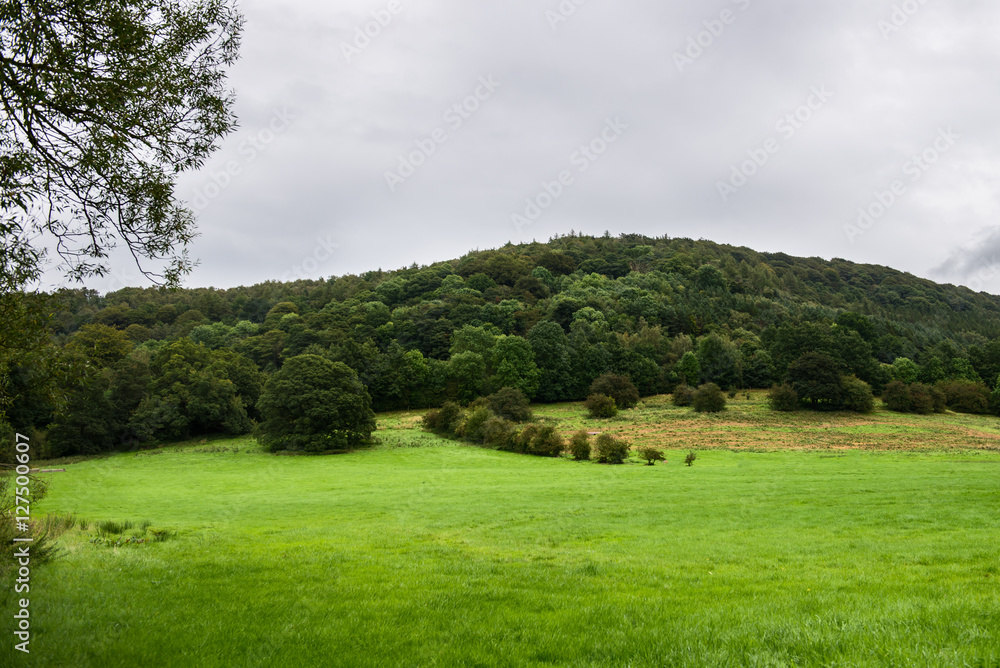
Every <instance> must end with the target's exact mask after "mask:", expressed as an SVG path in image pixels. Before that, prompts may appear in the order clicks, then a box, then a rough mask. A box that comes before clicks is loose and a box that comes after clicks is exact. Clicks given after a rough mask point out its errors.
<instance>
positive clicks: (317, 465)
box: [0, 399, 1000, 667]
mask: <svg viewBox="0 0 1000 668" xmlns="http://www.w3.org/2000/svg"><path fill="white" fill-rule="evenodd" d="M747 404H748V405H747V408H746V410H745V411H743V412H740V410H741V409H739V407H738V404H737V406H735V407H734V408H733V410H732V411H730V412H729V413H727V414H724V415H722V416H718V417H710V418H706V419H704V420H702V419H701V418H699V417H693V416H692V415H691V414H690V413H688V412H687V411H681V410H680V409H674V408H672V407H669V406H665V405H663V404H662V403H661V402H660V400H656V399H654V400H648V401H647V402H645V404H644V405H643V406H641V407H640V408H639V409H638V410H637V411H633V412H630V413H626V414H625V417H623V418H620V419H618V420H612V421H608V422H599V423H595V422H592V421H588V420H585V419H584V418H583V417H582V410H581V409H580V407H579V406H569V405H561V406H553V407H545V408H541V409H539V410H538V413H539V414H540V415H541V416H542V418H543V419H550V420H557V421H558V423H559V425H560V429H562V430H564V431H566V432H570V431H573V430H575V429H577V428H580V427H581V426H584V427H595V428H594V429H591V430H593V431H600V430H607V431H615V432H618V433H626V434H627V433H636V434H645V436H643V437H644V438H648V439H659V438H661V436H660V435H659V434H661V433H667V434H669V433H673V430H672V429H671V428H670V426H671V425H672V424H676V425H678V429H682V428H684V429H686V428H687V427H685V426H684V425H686V424H687V423H688V422H689V421H694V422H697V423H699V424H701V426H702V428H703V430H704V432H705V433H707V434H716V433H720V434H721V433H727V432H725V430H723V429H722V427H730V430H729V432H728V433H735V434H737V435H738V437H739V438H740V439H742V440H748V441H749V443H748V444H747V445H745V446H744V445H739V446H728V445H726V444H724V443H717V442H715V440H714V438H715V437H714V436H707V437H705V438H704V439H703V440H704V442H703V443H698V442H697V439H696V438H694V437H691V441H690V442H689V440H688V439H689V437H688V436H685V437H683V438H681V437H678V438H677V439H676V440H672V441H668V442H669V443H671V444H677V445H679V446H681V447H683V448H684V449H685V451H686V449H687V447H689V446H692V447H701V446H708V447H705V448H702V449H701V451H699V456H698V459H697V460H696V461H695V464H694V466H692V467H690V468H689V467H686V466H684V465H683V463H682V460H683V452H680V451H671V452H669V453H668V462H667V463H666V464H658V465H657V466H655V467H646V466H641V465H639V464H638V462H636V463H634V464H631V465H626V466H619V467H611V466H602V465H597V464H592V463H577V462H572V461H569V460H565V459H561V460H548V459H540V458H532V457H526V456H519V455H513V454H507V453H498V452H493V451H489V450H483V449H478V448H473V447H467V446H462V445H457V444H454V443H449V442H445V441H441V440H439V439H437V438H435V437H433V436H429V435H427V434H425V433H423V432H421V431H419V422H418V415H417V414H416V413H397V414H391V415H383V416H380V425H381V429H380V431H379V440H380V441H381V444H380V445H379V446H376V447H374V448H372V449H370V450H366V451H361V452H357V453H354V454H350V455H338V456H324V457H276V456H271V455H266V454H263V453H261V452H260V451H259V450H258V449H256V448H255V445H254V444H253V442H252V441H250V440H249V439H237V440H233V441H228V442H227V441H215V442H213V443H211V444H209V447H211V446H214V447H215V449H214V450H208V449H207V448H206V446H205V444H199V443H193V444H185V445H183V446H181V447H173V448H163V449H160V450H156V451H151V452H144V453H133V454H125V455H118V456H114V457H110V458H105V459H100V460H93V461H87V462H77V463H74V464H71V465H68V466H67V472H66V473H54V474H48V476H47V477H48V478H49V480H50V481H51V487H50V490H49V497H48V498H47V499H46V500H45V501H44V502H43V503H42V504H39V505H40V506H41V507H40V508H38V510H40V511H47V512H53V513H56V512H58V513H61V514H68V513H75V514H76V515H77V516H78V517H85V518H88V520H89V523H88V524H87V526H89V529H86V530H84V529H81V528H80V526H79V525H77V526H76V527H75V528H73V529H71V530H70V531H68V532H67V533H66V534H64V536H63V538H62V543H63V545H64V547H65V554H64V556H63V557H61V558H60V559H59V560H57V561H56V562H55V563H54V564H52V565H50V566H46V567H43V568H40V569H38V570H36V571H35V572H33V574H32V607H31V614H32V628H33V630H34V631H35V632H36V633H37V635H36V636H35V639H34V641H33V644H32V654H31V655H30V657H22V656H15V655H14V652H13V651H12V644H13V643H12V642H11V641H10V640H8V641H5V643H4V646H3V647H0V663H3V664H4V665H14V661H17V664H18V665H22V664H23V665H44V666H140V665H141V666H147V665H149V666H153V665H155V666H306V665H310V666H311V665H317V666H319V665H323V666H453V665H455V666H459V665H461V666H522V665H524V666H542V665H573V666H714V665H718V666H793V665H794V666H963V665H969V666H982V667H986V666H997V665H1000V636H998V632H997V629H1000V589H998V584H997V578H1000V570H998V564H1000V541H998V537H1000V454H998V453H996V452H993V451H990V450H983V449H977V448H976V447H974V446H975V443H966V444H965V445H964V446H962V443H961V441H960V440H959V438H958V436H957V434H958V433H961V430H962V429H973V430H977V429H980V427H982V428H983V431H982V432H981V433H989V432H988V431H987V430H986V428H987V427H988V424H987V422H988V421H987V420H986V419H985V418H983V419H982V425H980V424H979V423H978V422H972V423H971V426H970V423H966V422H963V419H961V418H956V417H955V416H936V417H931V418H928V419H927V421H926V422H925V421H923V419H920V418H913V417H912V416H899V417H895V416H891V415H883V414H876V415H874V416H871V417H867V418H858V417H857V416H829V415H827V416H809V415H801V416H782V417H780V418H779V419H778V420H776V422H775V425H774V428H775V429H779V428H783V427H788V426H789V425H794V424H796V421H798V422H799V423H800V424H802V425H803V426H804V427H809V428H813V429H815V430H817V432H819V430H821V429H827V430H830V431H833V432H834V433H836V434H838V435H837V436H836V437H835V438H836V439H839V440H838V441H836V443H838V444H839V443H847V442H849V441H850V440H851V439H857V438H866V439H867V438H872V439H875V438H878V439H887V440H888V441H889V442H890V445H891V447H879V448H874V447H873V448H854V449H843V447H842V446H841V445H822V444H821V445H819V446H817V444H816V443H815V442H814V441H813V440H812V439H811V438H806V437H803V439H801V440H802V442H801V443H796V442H795V441H794V436H795V435H794V434H789V433H787V432H784V431H773V432H772V431H769V430H768V427H767V425H761V426H760V427H759V429H757V430H751V429H746V430H743V431H741V430H740V425H741V424H742V423H743V420H744V419H745V417H744V415H745V414H752V413H753V411H754V410H756V409H755V408H754V405H755V404H754V403H753V402H752V401H748V402H747ZM653 416H657V418H656V419H657V420H659V421H663V422H664V424H663V425H660V424H656V423H654V422H653ZM977 420H979V419H978V418H977ZM908 424H912V425H915V428H919V429H921V430H925V429H926V430H931V433H930V435H928V434H925V433H922V432H921V433H920V436H921V437H922V438H928V439H929V440H928V442H927V443H925V444H924V445H922V446H921V447H920V448H919V449H905V450H904V449H900V448H897V447H896V444H897V442H896V441H894V440H893V439H898V438H900V433H901V432H900V431H898V430H897V431H893V430H891V429H884V430H882V431H884V433H882V431H880V432H878V436H875V435H873V433H872V432H871V431H869V432H867V433H865V432H863V430H862V432H856V431H855V432H852V431H851V430H856V429H857V428H859V427H862V428H868V429H882V427H883V426H886V427H889V426H895V427H900V426H905V425H908ZM823 425H826V426H825V427H824V426H823ZM629 430H631V432H630V431H629ZM689 431H690V432H691V433H693V431H694V430H693V428H691V429H690V430H689ZM760 433H763V434H764V435H762V436H761V435H755V434H760ZM803 433H807V432H803ZM942 434H943V436H942ZM779 436H780V438H779ZM938 438H940V439H941V442H940V443H935V439H938ZM781 439H784V440H781ZM772 441H773V442H774V447H769V448H764V447H763V446H762V445H761V443H771V442H772ZM786 442H787V443H791V444H792V447H793V448H801V449H804V450H808V451H801V450H800V449H784V448H781V447H777V446H778V445H779V444H780V443H786ZM831 442H832V441H831ZM883 442H884V441H883ZM682 444H683V445H682ZM199 449H201V450H200V451H199ZM758 449H762V450H766V451H756V450H758ZM109 521H111V522H115V523H118V524H124V523H126V522H129V521H131V522H133V523H134V524H135V525H136V526H143V525H145V526H147V527H148V526H152V527H157V528H161V529H165V530H169V531H170V532H172V533H171V535H170V538H169V539H168V540H164V541H162V542H149V543H144V544H128V545H122V546H118V547H114V546H110V547H109V546H106V545H95V544H93V543H91V542H89V537H91V536H93V534H94V531H95V527H97V526H99V525H100V523H102V522H109ZM3 614H4V616H5V617H6V618H7V619H10V617H9V615H7V614H6V612H4V613H3Z"/></svg>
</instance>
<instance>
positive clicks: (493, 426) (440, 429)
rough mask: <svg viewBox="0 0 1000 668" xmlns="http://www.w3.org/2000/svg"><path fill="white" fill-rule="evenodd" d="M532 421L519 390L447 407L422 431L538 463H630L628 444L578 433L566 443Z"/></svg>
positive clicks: (432, 414) (427, 417) (427, 418)
mask: <svg viewBox="0 0 1000 668" xmlns="http://www.w3.org/2000/svg"><path fill="white" fill-rule="evenodd" d="M605 396H606V395H605ZM612 401H613V400H612ZM530 420H532V414H531V408H530V406H529V404H528V399H527V398H526V397H525V396H524V394H522V393H521V392H520V391H519V390H516V389H513V388H509V387H505V388H503V389H501V390H500V391H498V392H496V393H495V394H492V395H490V396H488V397H483V398H480V399H477V400H476V401H473V402H472V403H471V404H469V405H468V406H467V407H465V408H462V407H461V406H459V405H458V404H456V403H454V402H450V401H449V402H446V403H445V404H444V405H443V406H442V407H441V408H439V409H435V410H432V411H430V412H428V413H427V414H426V415H425V416H424V420H423V426H424V429H427V430H429V431H432V432H434V433H435V434H438V435H440V436H444V437H447V438H457V439H461V440H464V441H467V442H470V443H475V444H477V445H482V446H485V447H488V448H493V449H495V450H502V451H505V452H516V453H520V454H525V455H536V456H539V457H558V456H560V455H562V454H563V453H566V454H568V455H570V456H572V457H573V458H574V459H576V460H581V461H582V460H591V459H592V460H595V461H597V462H600V463H602V464H623V463H624V462H625V460H626V459H628V456H629V452H630V446H629V444H628V442H627V441H624V440H621V439H618V438H615V437H614V436H611V435H610V434H599V435H598V436H597V438H596V439H595V440H594V442H593V443H591V440H590V435H589V434H588V433H587V432H586V431H579V432H577V433H575V434H573V436H572V437H571V438H570V439H569V442H567V441H566V439H564V438H563V437H562V436H560V435H559V434H558V433H557V432H556V428H555V427H554V426H552V425H547V424H538V423H535V422H531V421H530ZM644 456H645V455H644ZM661 460H662V457H661ZM647 461H648V459H647Z"/></svg>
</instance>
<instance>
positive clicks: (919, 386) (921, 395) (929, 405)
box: [907, 383, 944, 415]
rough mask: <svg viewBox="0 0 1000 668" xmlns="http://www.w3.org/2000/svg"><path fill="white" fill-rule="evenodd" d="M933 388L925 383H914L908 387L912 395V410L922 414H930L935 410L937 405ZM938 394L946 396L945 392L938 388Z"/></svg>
mask: <svg viewBox="0 0 1000 668" xmlns="http://www.w3.org/2000/svg"><path fill="white" fill-rule="evenodd" d="M932 389H933V388H931V387H930V386H929V385H924V384H923V383H914V384H912V385H910V386H909V387H908V388H907V391H908V393H909V395H910V411H911V412H913V413H919V414H920V415H929V414H931V413H933V412H934V410H935V406H934V395H933V394H932ZM938 396H939V397H944V394H943V393H942V392H941V391H940V390H938Z"/></svg>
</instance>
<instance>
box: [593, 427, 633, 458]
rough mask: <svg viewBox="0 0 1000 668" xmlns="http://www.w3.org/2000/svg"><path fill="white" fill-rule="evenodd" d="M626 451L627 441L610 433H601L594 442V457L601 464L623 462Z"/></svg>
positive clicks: (627, 451)
mask: <svg viewBox="0 0 1000 668" xmlns="http://www.w3.org/2000/svg"><path fill="white" fill-rule="evenodd" d="M628 453H629V445H628V442H627V441H623V440H622V439H620V438H615V437H614V436H612V435H611V434H601V435H600V436H598V437H597V442H596V443H594V457H595V459H597V461H598V462H600V463H602V464H624V463H625V460H626V459H628Z"/></svg>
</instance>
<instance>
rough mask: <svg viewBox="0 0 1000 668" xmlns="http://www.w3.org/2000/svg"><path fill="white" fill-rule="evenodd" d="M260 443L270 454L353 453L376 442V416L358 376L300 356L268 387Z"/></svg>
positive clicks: (316, 357)
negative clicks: (340, 451) (343, 451)
mask: <svg viewBox="0 0 1000 668" xmlns="http://www.w3.org/2000/svg"><path fill="white" fill-rule="evenodd" d="M257 409H258V410H259V411H260V414H261V422H260V424H259V425H258V426H257V432H256V435H257V439H258V440H259V441H260V442H261V445H263V446H264V448H265V449H267V450H269V451H271V452H275V451H278V450H291V451H306V452H323V451H326V450H349V449H352V448H356V447H358V446H360V445H362V444H364V443H365V442H367V441H368V440H370V439H371V434H372V432H373V431H375V413H374V412H372V409H371V397H369V396H368V390H367V389H366V388H365V386H364V384H363V383H362V382H361V380H360V379H359V378H358V374H357V373H355V371H354V370H353V369H351V368H350V367H349V366H347V365H346V364H344V363H343V362H331V361H330V360H328V359H325V358H323V357H320V356H319V355H299V356H298V357H293V358H292V359H290V360H288V361H287V362H285V365H284V366H283V367H281V370H279V371H277V372H276V373H275V374H274V375H273V376H271V378H270V379H269V380H268V381H267V383H266V384H265V385H264V391H263V393H262V394H261V396H260V400H259V401H258V402H257Z"/></svg>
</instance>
